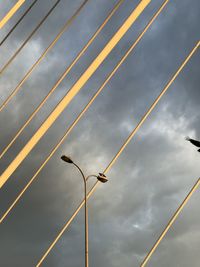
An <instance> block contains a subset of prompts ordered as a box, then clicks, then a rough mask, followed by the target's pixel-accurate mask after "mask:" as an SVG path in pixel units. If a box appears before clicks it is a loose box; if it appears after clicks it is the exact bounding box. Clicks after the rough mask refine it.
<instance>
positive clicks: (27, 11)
mask: <svg viewBox="0 0 200 267" xmlns="http://www.w3.org/2000/svg"><path fill="white" fill-rule="evenodd" d="M37 2H38V0H34V1H33V3H32V4H31V5H30V6H29V7H28V8H27V10H26V11H25V12H24V13H23V15H22V16H21V18H20V19H19V20H18V21H17V22H16V23H15V25H14V26H13V27H12V28H11V29H10V31H9V32H8V33H7V34H6V36H5V37H4V38H3V40H2V41H1V42H0V46H2V44H3V43H4V42H5V41H6V40H7V39H8V37H9V36H10V35H11V33H12V32H13V31H14V30H15V29H16V27H17V26H18V25H19V24H20V22H21V21H22V20H23V18H24V17H25V16H26V15H27V14H28V13H29V11H30V10H31V9H32V8H33V7H34V5H35V4H36V3H37Z"/></svg>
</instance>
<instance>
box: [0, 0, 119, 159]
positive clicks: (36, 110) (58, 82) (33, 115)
mask: <svg viewBox="0 0 200 267" xmlns="http://www.w3.org/2000/svg"><path fill="white" fill-rule="evenodd" d="M123 2H124V0H120V1H118V3H117V5H115V7H114V8H113V9H112V11H111V12H110V13H109V15H108V16H107V18H106V19H105V20H104V22H103V23H102V24H101V26H100V27H99V28H98V30H97V31H96V32H95V33H94V35H93V36H92V37H91V38H90V40H89V41H88V42H87V44H86V45H85V46H84V48H83V49H82V50H81V51H80V52H79V54H78V55H77V56H76V58H75V59H74V60H73V62H72V63H71V64H70V65H69V67H67V69H66V70H65V71H64V73H63V74H62V75H61V77H60V78H59V80H58V81H57V82H56V83H55V85H54V86H53V87H52V89H51V90H50V91H49V93H48V95H47V96H46V97H45V98H44V99H43V100H42V101H41V103H40V104H39V105H38V106H37V108H36V109H35V110H34V111H33V113H32V114H31V116H30V117H29V118H28V120H27V121H26V122H25V123H24V125H23V126H22V127H21V128H20V129H19V131H18V132H17V134H16V135H15V136H14V138H13V139H12V140H11V142H10V143H9V144H8V145H7V146H6V147H5V148H4V150H3V151H2V153H1V154H0V159H1V158H2V157H3V155H4V154H5V153H6V152H7V151H8V149H9V148H10V147H11V145H12V144H13V143H14V142H15V140H16V139H17V138H18V136H19V135H20V134H21V133H22V131H23V130H24V129H25V128H26V126H27V125H28V124H29V123H30V122H31V121H32V119H33V118H34V117H35V115H36V114H37V113H38V112H39V110H40V109H41V108H42V107H43V105H44V104H45V103H46V101H47V100H48V99H49V97H50V96H51V95H52V94H53V92H54V91H55V90H56V88H57V87H58V86H59V85H60V83H61V82H62V81H63V79H64V78H65V77H66V76H67V74H68V73H69V72H70V70H71V69H72V68H73V66H74V65H75V64H76V63H77V62H78V60H79V59H80V58H81V56H82V55H83V54H84V53H85V51H86V50H87V49H88V47H89V46H90V45H91V44H92V43H93V41H94V40H95V38H96V37H97V36H98V34H99V33H100V32H101V31H102V29H103V28H104V27H105V26H106V24H107V23H108V21H109V20H110V18H111V17H112V16H113V15H114V14H115V12H116V11H117V10H118V8H119V7H120V6H121V4H122V3H123Z"/></svg>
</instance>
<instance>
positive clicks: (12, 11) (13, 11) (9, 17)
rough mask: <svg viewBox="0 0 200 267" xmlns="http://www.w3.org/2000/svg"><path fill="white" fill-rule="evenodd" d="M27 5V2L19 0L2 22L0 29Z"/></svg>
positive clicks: (0, 22)
mask: <svg viewBox="0 0 200 267" xmlns="http://www.w3.org/2000/svg"><path fill="white" fill-rule="evenodd" d="M24 3H25V0H19V1H18V2H17V3H16V4H15V5H14V6H13V7H12V8H11V9H10V11H9V12H8V13H7V14H6V16H5V17H4V18H3V19H2V20H1V21H0V29H1V28H3V26H4V25H5V24H6V23H7V22H8V21H9V20H10V19H11V17H12V16H13V15H14V14H15V13H16V12H17V10H18V9H19V8H20V7H21V6H22V5H23V4H24Z"/></svg>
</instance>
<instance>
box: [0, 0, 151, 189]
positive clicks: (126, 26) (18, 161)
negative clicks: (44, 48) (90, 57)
mask: <svg viewBox="0 0 200 267" xmlns="http://www.w3.org/2000/svg"><path fill="white" fill-rule="evenodd" d="M150 2H151V0H142V1H140V3H139V4H138V6H137V7H136V8H135V9H134V11H133V12H132V13H131V15H130V16H129V17H128V18H127V19H126V20H125V22H124V23H123V25H122V26H121V27H120V28H119V30H118V31H117V32H116V34H115V35H114V36H113V37H112V38H111V40H110V41H109V42H108V43H107V44H106V46H105V47H104V49H103V50H102V51H101V52H100V54H99V55H98V56H97V57H96V58H95V60H94V61H93V62H92V63H91V65H90V66H89V67H88V68H87V70H86V71H85V72H84V73H83V74H82V75H81V77H80V78H79V79H78V81H77V82H75V84H74V85H73V86H72V88H71V89H70V90H69V91H68V93H67V94H66V95H65V96H64V98H63V99H62V100H61V101H60V103H59V104H58V105H57V106H56V108H55V109H54V110H53V111H52V113H51V114H50V115H49V116H48V118H47V119H46V120H45V121H44V122H43V123H42V125H41V126H40V127H39V129H38V130H37V131H36V133H35V134H34V135H33V136H32V138H31V139H30V140H29V141H28V143H27V144H26V145H25V146H24V148H23V149H22V150H21V151H20V152H19V154H18V155H17V156H16V158H15V159H14V160H13V161H12V162H11V163H10V165H9V166H8V167H7V168H6V170H5V171H4V172H3V173H2V175H1V177H0V188H1V187H2V186H3V185H4V184H5V182H6V181H7V180H8V179H9V177H10V176H11V175H12V174H13V172H14V171H15V170H16V169H17V167H18V166H19V165H20V164H21V162H22V161H23V160H24V159H25V158H26V156H27V155H28V154H29V153H30V152H31V150H32V149H33V148H34V147H35V145H36V144H37V143H38V142H39V140H40V139H41V138H42V137H43V136H44V134H45V133H46V132H47V131H48V129H49V128H50V127H51V126H52V124H53V123H54V122H55V120H56V119H57V118H58V117H59V115H60V114H61V113H62V112H63V111H64V109H65V108H66V107H67V106H68V105H69V103H70V102H71V101H72V99H73V98H74V97H75V96H76V95H77V94H78V93H79V92H80V90H81V88H82V87H83V86H84V85H85V84H86V82H87V81H88V80H89V78H90V77H91V76H92V75H93V74H94V72H95V71H96V70H97V68H98V67H99V66H100V65H101V63H102V62H103V61H104V60H105V59H106V57H107V56H108V55H109V54H110V52H111V51H112V50H113V48H114V47H115V46H116V45H117V43H118V42H119V41H120V40H121V38H122V37H123V36H124V35H125V33H126V32H127V31H128V29H129V28H130V27H131V26H132V24H133V23H134V22H135V21H136V19H137V18H138V17H139V16H140V14H141V13H142V12H143V11H144V9H145V8H146V7H147V6H148V5H149V3H150Z"/></svg>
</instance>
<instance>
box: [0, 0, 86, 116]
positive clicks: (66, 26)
mask: <svg viewBox="0 0 200 267" xmlns="http://www.w3.org/2000/svg"><path fill="white" fill-rule="evenodd" d="M88 1H89V0H85V1H84V2H83V3H82V4H81V5H80V7H79V8H78V9H77V10H76V12H75V13H74V14H73V15H72V16H71V17H70V19H69V20H67V22H66V23H65V24H64V26H63V27H62V29H61V31H60V32H59V33H58V34H57V36H56V37H55V38H54V40H53V41H52V42H51V44H50V45H49V46H48V47H47V48H46V50H45V51H44V52H43V54H42V55H41V56H40V57H39V59H38V60H37V61H36V62H35V63H34V64H33V66H32V67H31V68H30V69H29V71H28V72H27V73H26V75H25V76H24V78H23V79H22V80H21V81H20V82H19V84H18V85H17V87H16V88H15V89H14V90H13V92H12V93H11V94H10V95H9V97H8V98H7V99H6V100H5V101H4V102H3V104H2V105H1V106H0V112H1V111H2V110H3V109H4V108H5V107H6V105H7V104H8V103H9V102H10V100H11V99H12V98H13V97H14V96H15V95H16V94H17V92H18V91H19V89H20V88H21V87H22V85H23V84H24V83H25V81H26V80H27V79H28V78H29V76H30V75H31V73H32V72H33V71H34V69H35V68H36V67H37V66H38V65H39V64H40V62H41V61H42V60H43V59H44V58H45V56H46V55H47V53H48V52H49V51H50V50H51V49H52V48H53V47H54V46H55V44H56V43H57V42H58V40H59V39H60V37H61V36H62V35H63V33H64V32H65V31H66V30H67V29H68V27H69V26H70V25H71V23H72V22H73V21H74V19H75V18H76V17H77V16H78V14H79V13H80V11H81V10H82V8H83V7H84V6H85V4H86V3H87V2H88Z"/></svg>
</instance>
